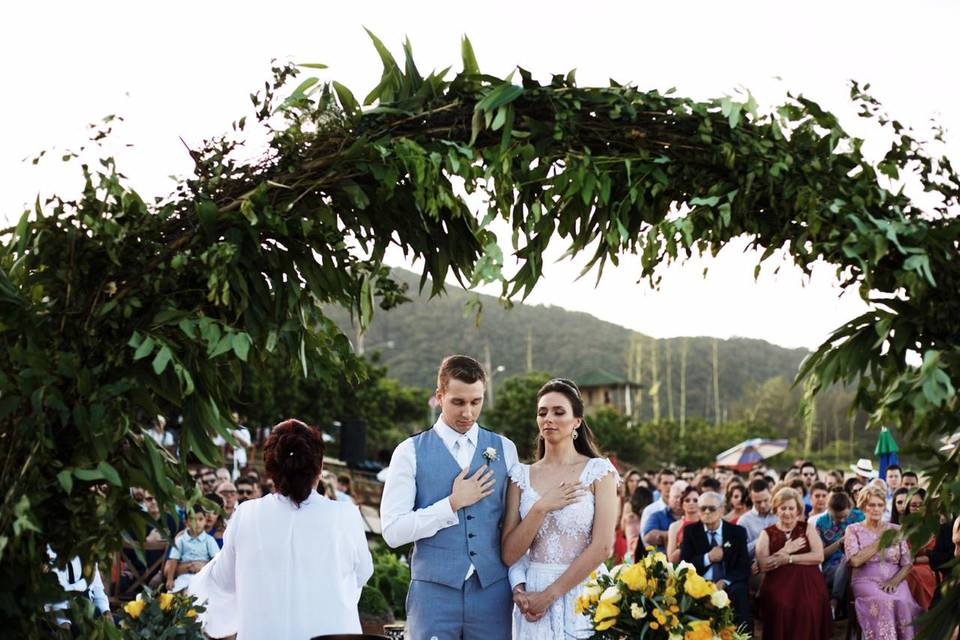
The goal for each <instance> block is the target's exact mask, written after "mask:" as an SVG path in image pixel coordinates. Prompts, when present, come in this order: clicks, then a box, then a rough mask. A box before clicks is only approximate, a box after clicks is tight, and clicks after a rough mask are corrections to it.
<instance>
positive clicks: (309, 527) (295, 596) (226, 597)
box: [190, 420, 373, 640]
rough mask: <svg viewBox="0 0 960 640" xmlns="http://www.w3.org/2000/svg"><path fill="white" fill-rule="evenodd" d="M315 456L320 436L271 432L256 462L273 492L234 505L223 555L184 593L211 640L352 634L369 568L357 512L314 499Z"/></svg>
mask: <svg viewBox="0 0 960 640" xmlns="http://www.w3.org/2000/svg"><path fill="white" fill-rule="evenodd" d="M323 451H324V445H323V440H322V438H321V436H320V432H319V431H318V430H317V429H314V428H312V427H308V426H307V425H305V424H304V423H302V422H300V421H299V420H287V421H285V422H282V423H280V424H279V425H277V426H276V427H274V428H273V430H272V432H271V433H270V437H269V438H267V441H266V444H265V445H264V459H265V462H266V470H267V475H268V476H269V477H270V478H272V479H273V481H274V483H275V485H276V490H277V491H276V493H273V494H269V495H266V496H263V497H262V498H257V499H253V500H247V501H246V502H244V503H242V504H240V505H239V506H238V507H237V510H236V511H235V512H234V514H233V517H232V518H230V525H229V526H228V527H227V530H226V534H225V535H224V541H223V550H222V551H220V553H219V554H217V556H216V557H215V558H214V559H213V560H212V561H211V562H210V563H208V564H207V565H206V566H205V567H204V568H203V569H202V570H201V571H200V572H199V573H198V574H197V575H196V576H195V577H194V578H193V581H192V583H191V585H190V592H191V593H192V594H193V595H195V596H197V597H198V598H199V599H200V600H206V607H207V611H206V612H205V613H204V614H203V615H204V631H205V632H206V633H207V634H208V635H209V636H210V637H213V638H223V637H226V636H229V635H232V634H234V633H236V634H237V640H261V639H263V640H272V639H273V638H312V637H314V636H318V635H326V634H341V633H342V634H346V633H360V630H361V629H360V616H359V614H358V612H357V603H358V602H359V599H360V591H361V589H362V588H363V585H364V584H366V582H367V580H368V579H369V578H370V576H371V575H373V560H372V558H371V556H370V550H369V549H368V547H367V541H366V536H365V535H364V530H363V522H362V519H361V517H360V511H359V510H358V509H357V507H356V506H355V505H354V504H352V503H347V502H338V501H335V500H329V499H327V498H325V497H323V496H321V495H320V494H319V493H317V490H316V487H317V483H318V481H319V479H320V472H321V470H322V467H323Z"/></svg>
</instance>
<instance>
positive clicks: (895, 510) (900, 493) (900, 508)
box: [889, 487, 910, 524]
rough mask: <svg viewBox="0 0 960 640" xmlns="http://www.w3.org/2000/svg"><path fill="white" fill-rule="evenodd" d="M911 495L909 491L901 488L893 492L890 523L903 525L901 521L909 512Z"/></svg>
mask: <svg viewBox="0 0 960 640" xmlns="http://www.w3.org/2000/svg"><path fill="white" fill-rule="evenodd" d="M908 493H910V491H909V490H908V489H904V488H903V487H900V488H899V489H897V490H896V491H894V492H893V498H892V499H891V500H890V503H889V505H890V507H889V508H890V522H892V523H893V524H903V523H902V522H901V519H902V518H903V516H904V515H905V514H906V511H907V494H908Z"/></svg>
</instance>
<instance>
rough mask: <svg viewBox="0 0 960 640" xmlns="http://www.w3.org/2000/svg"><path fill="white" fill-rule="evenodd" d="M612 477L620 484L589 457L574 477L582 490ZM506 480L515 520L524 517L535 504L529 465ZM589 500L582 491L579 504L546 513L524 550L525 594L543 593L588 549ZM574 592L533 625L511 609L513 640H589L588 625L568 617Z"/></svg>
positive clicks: (610, 469)
mask: <svg viewBox="0 0 960 640" xmlns="http://www.w3.org/2000/svg"><path fill="white" fill-rule="evenodd" d="M608 473H612V474H614V475H615V476H616V478H617V483H619V482H620V475H619V474H618V473H617V470H616V469H615V468H614V466H613V465H612V464H611V463H610V461H609V460H607V459H606V458H591V459H590V460H589V461H588V462H587V465H586V466H585V467H584V469H583V472H582V473H581V474H580V482H581V483H583V484H584V485H586V486H589V485H590V484H592V483H593V482H594V481H595V480H598V479H599V478H602V477H603V476H605V475H606V474H608ZM510 479H511V480H512V481H513V482H514V483H515V484H516V485H517V486H518V487H520V491H521V493H520V517H521V518H525V517H526V515H527V514H528V513H529V512H530V509H531V508H532V507H533V505H534V504H535V503H536V502H537V500H539V499H540V496H539V495H538V494H537V492H536V490H534V488H533V487H532V486H531V485H530V465H526V464H518V465H516V466H515V467H514V468H513V469H512V470H511V473H510ZM593 507H594V496H593V493H592V492H588V493H587V495H586V496H584V497H583V498H582V499H581V500H580V501H579V502H576V503H574V504H571V505H568V506H566V507H564V508H563V509H561V510H559V511H551V512H550V513H548V514H547V517H546V518H545V519H544V521H543V525H542V526H541V527H540V531H538V532H537V536H536V537H535V538H534V539H533V543H532V544H531V545H530V549H529V550H528V551H527V555H526V562H524V563H523V566H525V567H526V573H527V576H526V583H527V584H526V590H527V591H528V592H534V591H543V590H544V589H546V588H547V587H549V586H550V585H551V584H552V583H553V582H554V581H555V580H556V579H557V578H559V577H560V576H561V575H562V574H563V572H564V571H566V570H567V567H568V566H570V563H571V562H573V561H574V560H575V559H576V558H577V556H579V555H580V554H581V553H583V551H584V549H586V548H587V545H589V544H590V541H591V539H592V535H591V534H592V532H593ZM580 590H581V588H580V587H575V588H574V589H571V590H570V591H569V592H567V593H566V594H565V595H564V596H563V597H562V598H560V599H558V600H557V601H556V602H554V603H553V604H552V605H550V609H548V610H547V613H546V615H544V616H543V617H542V618H540V619H539V620H537V621H536V622H528V621H527V620H526V619H525V618H524V617H523V615H522V614H521V613H520V611H519V610H518V609H517V608H516V607H514V609H513V638H514V640H560V639H563V638H589V637H590V636H591V635H592V634H593V631H592V630H591V629H590V622H589V620H588V619H587V618H586V617H585V616H582V615H577V614H576V613H574V610H573V604H574V601H575V600H576V598H577V596H578V595H580Z"/></svg>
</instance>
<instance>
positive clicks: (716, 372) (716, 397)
mask: <svg viewBox="0 0 960 640" xmlns="http://www.w3.org/2000/svg"><path fill="white" fill-rule="evenodd" d="M713 416H714V424H718V425H719V424H720V420H721V417H722V414H721V413H720V341H719V340H718V339H717V338H714V339H713Z"/></svg>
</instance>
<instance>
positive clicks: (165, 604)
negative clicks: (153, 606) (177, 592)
mask: <svg viewBox="0 0 960 640" xmlns="http://www.w3.org/2000/svg"><path fill="white" fill-rule="evenodd" d="M159 600H160V610H161V611H168V610H169V609H170V605H172V604H173V594H172V593H161V594H160V598H159Z"/></svg>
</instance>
